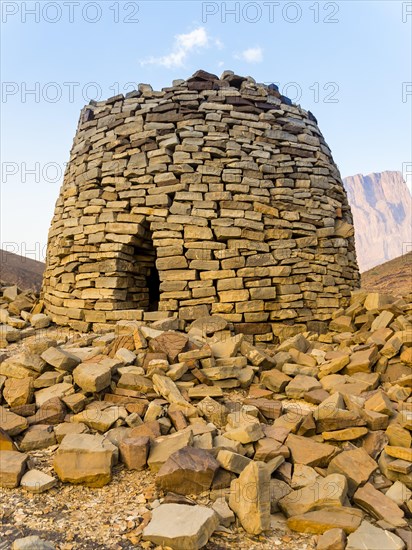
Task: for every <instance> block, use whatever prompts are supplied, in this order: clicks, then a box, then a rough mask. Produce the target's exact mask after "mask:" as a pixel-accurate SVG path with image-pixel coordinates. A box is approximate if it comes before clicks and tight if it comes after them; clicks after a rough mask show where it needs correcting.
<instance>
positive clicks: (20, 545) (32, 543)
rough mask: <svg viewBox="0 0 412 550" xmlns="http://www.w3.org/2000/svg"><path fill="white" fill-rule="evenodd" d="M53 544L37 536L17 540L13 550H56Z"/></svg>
mask: <svg viewBox="0 0 412 550" xmlns="http://www.w3.org/2000/svg"><path fill="white" fill-rule="evenodd" d="M55 548H56V547H55V546H54V544H53V543H51V542H49V541H47V540H43V539H41V538H40V537H38V536H37V535H32V536H30V537H24V538H23V539H16V540H15V541H14V542H13V545H12V547H11V550H55Z"/></svg>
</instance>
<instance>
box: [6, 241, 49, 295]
mask: <svg viewBox="0 0 412 550" xmlns="http://www.w3.org/2000/svg"><path fill="white" fill-rule="evenodd" d="M43 271H44V263H43V262H38V261H36V260H32V259H31V258H25V257H24V256H19V255H18V254H13V253H11V252H6V251H5V250H0V280H2V281H4V282H6V283H10V284H16V285H18V286H19V287H20V288H22V289H27V290H29V289H30V290H40V286H41V280H42V276H43Z"/></svg>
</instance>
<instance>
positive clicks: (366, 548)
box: [346, 521, 405, 550]
mask: <svg viewBox="0 0 412 550" xmlns="http://www.w3.org/2000/svg"><path fill="white" fill-rule="evenodd" d="M347 542H348V544H347V546H346V550H383V549H384V550H404V548H405V543H404V542H403V540H402V539H401V538H400V537H398V536H397V535H395V534H394V533H391V532H390V531H384V530H383V529H379V527H375V526H374V525H372V524H371V523H369V522H368V521H362V524H361V526H360V527H359V529H357V530H356V531H355V532H354V533H352V534H351V535H349V537H348V541H347Z"/></svg>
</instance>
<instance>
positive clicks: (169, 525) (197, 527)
mask: <svg viewBox="0 0 412 550" xmlns="http://www.w3.org/2000/svg"><path fill="white" fill-rule="evenodd" d="M218 525H219V520H218V517H217V515H216V514H215V512H214V511H213V510H211V509H210V508H206V506H187V505H186V504H162V505H161V506H159V507H158V508H155V509H154V510H153V515H152V519H151V521H150V523H149V525H148V526H147V527H146V528H145V529H144V531H143V539H144V540H149V541H150V542H153V543H155V544H159V545H162V546H169V547H170V548H172V549H173V550H199V548H202V547H203V546H204V545H205V544H206V543H207V541H208V540H209V538H210V537H211V535H212V533H213V531H214V530H215V529H216V528H217V526H218Z"/></svg>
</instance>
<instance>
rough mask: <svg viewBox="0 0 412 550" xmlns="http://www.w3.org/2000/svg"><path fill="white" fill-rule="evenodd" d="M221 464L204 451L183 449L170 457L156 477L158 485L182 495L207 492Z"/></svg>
mask: <svg viewBox="0 0 412 550" xmlns="http://www.w3.org/2000/svg"><path fill="white" fill-rule="evenodd" d="M218 468H219V462H218V461H217V460H216V459H215V458H213V456H212V455H211V454H210V453H208V452H207V451H204V450H203V449H196V448H193V447H183V448H182V449H179V450H178V451H176V452H175V453H173V454H172V455H170V456H169V458H168V459H167V461H166V462H165V463H164V464H163V465H162V467H161V468H160V470H159V471H158V472H157V475H156V484H157V485H158V486H159V487H160V488H161V489H163V490H164V491H172V492H174V493H179V494H182V495H189V494H198V493H202V492H203V491H207V490H208V489H209V488H210V486H211V484H212V481H213V478H214V476H215V473H216V471H217V470H218Z"/></svg>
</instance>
